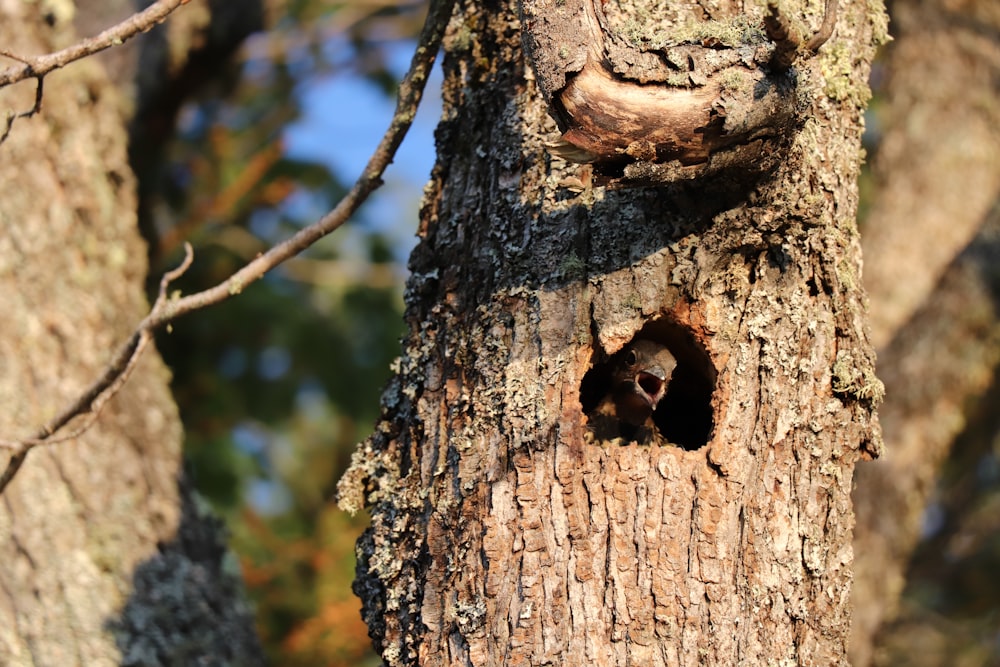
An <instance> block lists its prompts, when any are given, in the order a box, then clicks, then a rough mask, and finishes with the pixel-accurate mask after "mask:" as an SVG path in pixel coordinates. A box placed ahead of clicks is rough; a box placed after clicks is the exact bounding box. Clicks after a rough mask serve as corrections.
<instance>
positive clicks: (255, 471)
mask: <svg viewBox="0 0 1000 667" xmlns="http://www.w3.org/2000/svg"><path fill="white" fill-rule="evenodd" d="M268 12H269V14H270V16H271V20H272V25H271V26H270V27H269V29H268V30H267V32H266V33H262V34H258V35H254V36H252V37H251V38H250V40H248V42H246V43H245V44H244V46H243V49H242V51H241V52H240V54H239V56H238V57H237V61H238V64H239V66H238V67H232V66H229V67H225V68H221V69H220V72H219V75H218V77H217V79H218V80H215V81H213V82H211V84H210V85H207V86H203V87H202V88H201V89H200V90H198V91H191V92H192V93H193V94H192V97H191V98H190V99H189V100H188V101H187V102H186V103H185V104H184V105H183V106H181V107H180V111H179V113H178V115H177V119H176V126H177V128H176V132H175V133H174V134H173V135H172V136H171V137H170V139H169V140H168V141H167V142H165V144H164V145H163V146H162V147H161V148H162V155H163V158H162V160H157V162H158V164H155V165H152V166H151V167H149V168H148V169H145V170H142V169H140V172H139V174H138V175H139V178H140V179H141V180H142V182H143V187H142V188H141V189H140V191H141V192H142V193H143V195H142V196H143V197H144V199H143V201H142V203H141V206H140V211H141V212H142V214H143V216H144V219H143V220H142V228H143V229H144V230H146V234H147V241H148V242H149V244H150V249H151V251H150V257H151V264H152V265H151V270H150V280H151V283H152V282H155V281H157V280H158V276H159V275H161V274H162V273H163V272H164V271H165V270H167V269H169V268H171V267H172V266H175V265H176V264H177V262H178V261H179V258H180V256H181V254H182V247H183V243H184V242H190V243H191V244H192V245H193V246H194V248H195V262H194V265H193V266H192V268H191V269H190V270H189V271H188V273H187V274H185V275H184V276H183V278H182V279H181V280H179V281H177V282H176V283H175V284H174V287H175V288H177V289H179V290H181V291H182V292H183V293H188V294H189V293H192V292H195V291H198V290H201V289H205V288H207V287H210V286H212V285H215V284H217V283H218V282H220V281H222V280H224V279H225V278H226V277H228V276H229V275H230V274H231V273H232V272H233V271H235V270H236V269H237V268H239V267H240V266H242V265H243V264H245V263H246V262H247V261H248V260H250V259H252V258H253V257H254V256H255V255H256V254H257V253H259V252H262V251H264V250H266V249H267V248H268V247H269V246H271V245H273V244H274V243H277V242H279V241H280V240H282V239H284V238H287V237H288V236H290V235H291V234H293V233H294V232H295V231H297V230H298V229H300V228H301V227H303V226H305V225H308V224H310V223H311V222H313V221H315V220H316V219H318V218H319V217H320V216H321V215H322V214H323V213H325V212H326V211H327V210H329V209H330V208H332V206H333V205H334V204H336V202H337V201H338V200H339V198H340V197H341V196H342V195H343V194H344V192H345V184H344V182H343V181H342V179H343V178H353V177H354V174H345V175H341V174H338V173H334V172H333V171H332V170H331V169H330V168H329V167H328V166H327V164H318V163H311V162H307V161H304V160H301V159H296V158H294V157H292V156H290V155H289V154H288V152H287V150H286V149H285V147H284V145H283V143H282V136H283V133H284V132H285V131H286V129H287V128H288V126H289V124H290V123H293V122H294V121H295V120H296V119H299V118H300V117H301V116H302V114H303V109H302V108H301V106H300V105H301V104H302V102H301V99H302V96H301V95H300V94H299V92H300V91H301V90H303V89H307V88H308V87H309V86H311V85H313V84H315V83H316V82H318V81H322V80H324V79H327V78H328V77H333V76H354V77H363V78H364V79H365V80H367V81H368V82H369V85H374V86H375V87H377V89H378V90H380V91H382V93H384V94H385V96H386V99H387V101H390V102H391V100H390V99H389V98H390V97H391V96H393V95H394V93H395V85H396V79H397V75H396V73H394V72H392V71H391V70H390V68H389V66H388V65H387V61H386V46H387V45H390V44H394V43H398V42H399V41H400V40H404V41H408V40H412V38H413V36H414V35H415V34H416V32H417V31H418V29H419V26H420V23H421V21H422V15H423V13H424V6H423V3H422V2H409V3H406V2H363V3H361V2H358V3H344V4H339V5H332V4H330V3H326V2H318V1H315V0H293V1H289V2H276V1H275V2H271V3H270V5H269V6H268ZM350 112H351V113H359V112H360V113H364V112H365V111H364V110H363V109H356V108H354V109H351V110H350ZM317 141H328V142H329V147H328V150H329V151H331V152H336V151H337V141H336V138H333V140H330V138H319V137H318V138H317ZM374 145H375V141H374V140H373V142H372V148H374ZM360 168H361V165H359V166H358V170H359V171H360ZM412 204H413V210H411V211H409V212H400V214H399V221H409V220H411V219H413V220H415V217H416V214H415V210H416V204H417V202H416V201H413V202H412ZM410 234H411V235H412V232H410ZM402 254H405V249H400V248H397V247H394V245H393V241H392V239H391V238H389V237H387V236H386V233H385V225H384V224H380V225H378V228H376V226H375V225H371V224H368V223H367V222H366V220H365V217H364V213H363V212H362V213H361V214H360V215H359V216H358V218H357V219H355V220H352V221H351V222H350V223H349V224H348V225H347V226H346V227H345V228H343V229H341V230H339V231H338V232H337V233H335V234H333V235H332V236H331V237H329V238H327V239H324V240H322V241H321V242H319V243H318V244H316V246H314V247H313V248H311V249H310V250H309V251H307V252H306V253H304V254H303V255H302V256H300V257H297V258H295V259H293V260H291V261H289V262H288V263H287V264H285V265H283V266H282V267H279V268H278V269H277V270H276V271H274V272H273V273H272V274H270V275H268V276H267V277H266V278H265V279H264V280H262V281H260V282H258V283H256V284H254V285H252V286H250V287H248V288H247V289H246V290H245V291H244V292H243V293H242V294H240V295H239V296H238V297H237V298H233V299H230V300H228V301H226V302H224V303H222V304H220V305H218V306H215V307H213V308H210V309H208V310H204V311H201V312H199V313H197V314H194V315H191V316H188V317H187V318H185V319H183V320H181V321H178V322H176V323H175V324H174V325H173V326H172V327H171V328H170V330H169V331H166V332H162V333H161V334H160V335H159V336H158V338H157V345H158V347H159V349H160V351H161V353H162V354H163V356H164V358H165V360H166V361H167V363H168V364H169V366H170V368H171V369H172V371H173V385H172V387H173V391H174V396H175V398H176V400H177V404H178V406H179V408H180V411H181V416H182V419H183V421H184V425H185V429H186V457H187V460H188V468H189V470H190V473H191V476H192V478H193V480H194V482H195V484H196V486H197V489H198V490H199V492H200V493H202V494H203V495H204V496H206V497H207V498H208V499H209V500H210V501H211V502H212V503H213V504H214V506H215V507H216V509H217V510H218V511H219V512H220V513H221V514H222V515H223V516H224V517H225V518H226V519H227V521H228V524H229V527H230V530H231V533H232V540H231V542H232V546H233V548H234V549H235V550H236V552H237V553H238V555H239V556H240V558H241V561H242V562H243V566H244V571H245V574H246V579H247V583H248V588H249V591H250V594H251V596H252V598H253V599H254V601H255V603H256V605H257V608H258V629H259V631H260V634H261V637H262V640H263V642H264V645H265V648H266V650H267V652H268V654H269V657H270V659H271V661H272V663H273V664H281V665H293V666H294V665H319V664H324V665H358V664H363V663H365V662H367V661H374V656H373V654H372V652H371V649H370V645H369V640H368V637H367V631H366V628H365V627H364V625H363V623H362V622H361V618H360V613H359V609H360V602H359V601H358V600H357V599H356V598H355V597H354V595H353V594H352V593H351V590H350V584H351V581H352V580H353V577H354V555H353V547H354V541H355V540H356V538H357V535H358V534H359V533H360V531H361V530H362V528H363V521H364V519H363V518H360V517H359V518H351V517H348V516H346V515H344V514H343V513H342V512H340V511H339V510H338V509H336V507H335V506H334V504H333V496H334V488H335V485H336V482H337V480H338V478H339V476H340V475H341V473H342V472H343V470H344V469H345V467H346V465H347V463H348V461H349V458H350V455H351V453H352V452H353V450H354V447H355V445H356V444H357V442H358V441H359V440H362V439H363V438H365V437H366V436H367V434H368V433H369V432H370V431H371V429H372V427H373V425H374V422H375V419H376V417H377V416H378V411H379V395H380V391H381V388H382V386H383V385H384V383H385V382H386V380H387V379H388V377H389V365H390V362H391V361H392V359H393V358H395V357H396V356H397V355H398V353H399V339H400V337H401V335H402V333H403V322H402V297H401V293H402V278H403V274H404V269H403V267H402V266H400V264H399V262H398V260H397V259H396V258H397V257H399V256H401V255H402Z"/></svg>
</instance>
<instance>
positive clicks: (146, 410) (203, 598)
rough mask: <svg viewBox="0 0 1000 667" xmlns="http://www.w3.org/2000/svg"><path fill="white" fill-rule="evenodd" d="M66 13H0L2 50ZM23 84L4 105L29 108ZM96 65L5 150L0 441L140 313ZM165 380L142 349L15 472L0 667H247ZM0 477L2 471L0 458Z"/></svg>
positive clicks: (108, 115) (38, 34)
mask: <svg viewBox="0 0 1000 667" xmlns="http://www.w3.org/2000/svg"><path fill="white" fill-rule="evenodd" d="M72 13H73V12H72V5H70V4H67V3H54V2H53V3H24V2H19V1H18V0H4V1H2V2H0V16H2V17H3V18H2V20H0V44H2V45H3V48H4V49H7V50H10V51H11V52H13V53H15V54H18V53H24V54H39V53H45V52H48V51H51V50H53V49H55V48H58V47H63V46H67V45H68V44H70V43H72V41H73V40H75V39H76V35H75V34H74V31H73V29H72V23H71V21H72ZM33 87H34V84H33V83H32V82H27V83H23V84H19V85H18V86H16V87H14V88H11V89H6V90H4V91H2V93H0V95H2V99H3V105H4V107H9V108H11V109H14V110H18V111H20V110H23V109H28V108H30V107H31V101H32V99H33V96H34V90H33ZM121 109H122V105H121V103H120V101H119V99H118V97H117V94H116V92H115V90H114V89H113V88H112V86H111V85H110V84H109V82H108V79H107V76H106V74H105V73H104V71H103V70H102V68H101V67H100V65H99V63H98V62H97V61H96V60H93V59H92V60H87V61H81V62H79V63H76V64H74V65H72V66H70V67H68V68H67V69H65V70H62V71H60V72H57V73H54V74H52V75H50V76H49V77H48V78H47V79H46V84H45V100H44V111H43V113H41V114H39V115H37V116H35V117H34V118H32V119H30V120H25V119H22V120H20V121H18V123H17V124H16V125H15V126H14V128H13V132H12V133H11V135H10V137H9V139H8V140H7V141H6V143H4V144H3V145H0V183H3V197H2V200H0V221H2V230H3V231H2V233H0V284H2V286H3V288H2V289H0V309H2V311H3V313H4V314H3V324H2V325H0V397H2V399H0V404H2V405H3V406H4V409H3V410H2V412H0V434H2V437H3V438H5V439H15V438H19V437H25V436H26V435H28V434H30V433H31V432H33V431H34V430H35V429H37V428H38V427H39V426H40V425H41V424H43V423H45V421H46V420H47V419H49V418H50V417H51V416H52V415H53V414H55V413H56V412H57V411H58V410H60V409H62V408H63V406H65V405H66V404H67V403H68V402H69V401H70V399H71V398H74V397H75V396H76V395H77V394H78V393H79V392H80V391H81V389H82V388H83V387H85V386H87V385H88V384H89V383H90V382H92V381H93V380H94V379H95V378H96V377H98V375H99V373H100V372H101V371H102V369H103V367H104V365H105V364H106V363H107V361H108V356H109V354H110V351H111V350H113V349H114V348H115V347H116V346H117V345H119V344H120V342H121V341H122V340H124V339H125V338H126V336H127V335H128V334H129V333H130V331H131V328H132V327H133V326H134V325H135V323H137V322H138V321H139V320H140V319H141V318H142V316H143V315H144V314H145V313H146V311H147V309H148V305H147V303H146V301H145V298H144V296H143V288H142V286H143V281H144V278H145V271H146V266H145V259H144V258H145V256H146V253H145V249H144V247H143V244H142V242H141V240H140V239H139V235H138V230H137V228H136V218H135V208H136V200H135V192H134V190H135V183H134V179H133V177H132V174H131V171H130V168H129V165H128V162H127V157H126V146H125V143H126V142H125V123H126V118H125V117H124V116H123V114H122V111H121ZM168 382H169V376H168V372H167V371H166V369H165V368H164V367H163V365H162V363H161V362H160V361H159V358H158V357H157V356H156V354H155V352H150V351H147V353H146V356H145V359H144V361H142V362H141V365H140V366H139V367H138V368H137V370H136V371H135V373H134V375H133V377H132V379H131V381H130V382H129V384H128V385H127V386H126V388H125V389H124V390H123V391H122V392H121V394H120V395H119V396H118V397H117V398H115V399H114V400H113V401H112V402H110V403H109V404H108V405H107V406H106V407H105V409H104V411H103V413H102V415H101V418H100V419H99V420H98V422H97V423H96V425H95V426H94V427H93V428H92V429H91V430H90V431H88V432H87V433H86V434H85V435H84V436H83V437H81V438H79V439H77V440H74V441H71V442H67V443H63V444H58V445H53V446H51V447H47V448H39V449H37V450H36V451H34V452H32V454H31V456H29V457H28V459H27V461H26V462H25V464H24V466H23V468H22V469H21V471H20V473H19V474H18V476H17V477H16V478H15V479H14V481H13V482H12V484H11V485H10V487H8V488H7V490H6V491H5V493H4V495H3V498H2V509H0V561H2V562H3V568H0V590H2V591H3V595H2V596H0V663H2V664H4V665H46V666H48V665H51V666H59V667H63V666H65V665H87V666H88V667H92V666H95V665H138V664H142V665H165V664H174V665H176V664H196V663H198V662H199V660H206V659H208V660H211V662H212V664H240V665H252V664H259V663H260V662H261V660H260V657H259V656H260V650H259V647H258V646H257V642H256V639H255V637H254V633H253V624H252V615H251V612H250V609H249V605H248V604H246V603H245V601H244V599H243V597H242V584H241V582H240V579H239V573H238V569H237V568H236V567H235V560H234V558H233V557H232V556H231V555H228V552H227V551H226V547H225V540H224V537H223V531H222V527H221V525H220V524H219V522H218V521H217V520H216V519H214V518H212V517H211V516H210V515H209V514H208V512H207V511H206V510H205V509H204V507H201V506H200V503H199V502H198V501H197V500H196V499H195V498H194V496H193V494H192V492H191V490H190V489H188V488H187V487H186V486H184V484H183V483H182V481H181V470H180V468H181V456H180V455H181V452H180V448H181V428H180V424H179V421H178V418H177V412H176V409H175V407H174V405H173V402H172V399H171V396H170V393H169V390H168ZM3 463H4V464H5V463H6V460H4V461H3Z"/></svg>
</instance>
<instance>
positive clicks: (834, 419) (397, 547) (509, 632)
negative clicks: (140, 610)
mask: <svg viewBox="0 0 1000 667" xmlns="http://www.w3.org/2000/svg"><path fill="white" fill-rule="evenodd" d="M620 4H621V6H622V7H623V8H624V9H623V11H625V10H627V11H628V12H632V13H633V14H634V15H635V16H639V17H643V16H645V17H647V18H646V19H644V20H645V21H647V27H649V28H650V29H653V28H655V27H656V21H659V20H660V17H658V15H657V14H656V11H657V7H658V4H657V3H649V4H648V5H646V4H643V3H639V2H635V3H626V2H622V3H620ZM558 5H559V3H558V2H555V1H554V2H552V3H551V4H550V8H551V10H552V11H557V9H558ZM784 7H785V8H786V10H787V11H788V12H790V13H791V14H792V15H793V16H794V17H795V20H796V21H798V22H799V23H800V24H801V25H812V26H813V29H815V26H818V25H819V23H820V21H821V18H822V14H823V3H822V2H795V3H793V2H788V3H784ZM694 9H697V11H698V12H701V13H702V15H703V16H704V15H705V14H706V13H707V14H708V15H710V16H711V17H712V18H716V19H719V20H725V19H727V18H731V17H734V16H736V15H737V14H739V13H740V12H743V11H745V12H746V13H747V14H748V15H749V17H750V20H751V21H760V20H762V10H761V9H760V8H758V7H753V6H743V4H742V3H725V2H715V3H704V2H702V3H700V4H699V6H698V7H695V8H694ZM650 17H652V18H650ZM884 36H885V19H884V14H883V9H882V6H881V5H880V4H879V3H877V2H870V3H866V2H858V3H849V4H845V6H844V7H842V13H841V17H840V20H839V22H838V25H837V29H836V32H835V34H834V36H833V38H832V40H831V41H830V42H829V43H828V44H827V45H826V46H824V48H823V49H822V50H821V52H820V54H819V56H818V57H816V58H814V59H809V60H805V61H801V62H800V63H798V82H799V86H800V94H801V95H802V97H803V101H804V102H805V108H806V117H805V118H804V124H803V126H802V129H801V131H800V132H799V133H798V134H797V135H796V136H795V137H794V138H793V141H792V145H791V147H790V149H789V153H788V157H787V159H786V160H785V161H784V162H783V163H782V164H780V165H779V166H778V167H777V169H776V170H775V171H774V172H773V173H772V174H771V175H770V176H769V177H768V178H767V179H765V180H763V181H762V182H761V183H760V184H759V185H758V186H757V187H756V188H755V189H754V190H753V191H752V192H750V193H749V194H739V195H733V194H732V193H731V192H727V191H726V190H725V189H712V190H710V189H709V188H707V187H703V185H702V184H699V183H697V182H696V183H693V184H675V185H671V186H663V187H659V188H636V189H623V190H605V189H588V188H586V187H584V188H583V189H582V191H577V190H578V189H566V188H563V187H560V183H566V182H567V181H574V182H577V183H580V182H585V179H583V178H580V176H581V174H582V173H583V171H582V170H585V169H586V168H585V167H576V166H570V165H567V164H566V163H564V162H562V161H560V160H557V159H555V158H553V157H552V156H550V155H549V154H548V153H547V152H546V150H545V142H547V141H551V140H552V139H553V138H554V137H556V136H558V132H557V130H556V127H555V123H554V122H553V121H552V120H551V118H550V116H549V114H548V112H547V108H546V106H545V103H544V102H543V100H542V99H541V96H540V95H539V93H538V91H537V90H536V88H535V87H534V84H533V81H532V76H531V73H530V72H529V71H528V70H527V69H526V66H525V63H524V61H523V59H522V49H521V43H520V34H519V21H518V12H517V7H516V6H515V5H514V4H513V3H511V2H499V3H489V4H487V5H481V4H471V3H466V4H463V5H462V6H461V7H460V8H459V9H458V11H457V12H456V15H455V17H454V18H453V20H452V23H451V25H450V27H449V38H448V40H447V44H446V57H445V64H444V69H445V83H444V113H443V118H442V122H441V124H440V126H439V129H438V133H437V144H438V150H439V158H438V163H437V165H436V167H435V169H434V172H433V174H432V179H431V183H430V184H429V186H428V187H427V190H426V196H425V201H424V206H423V209H422V222H421V229H420V236H421V241H420V244H419V245H418V247H417V248H416V249H415V251H414V253H413V255H412V257H411V269H412V276H411V278H410V280H409V283H408V287H407V313H406V318H407V321H408V323H409V327H410V333H409V335H408V337H407V338H406V340H405V341H404V352H403V355H402V357H401V358H400V360H399V364H398V368H397V375H396V377H395V378H394V380H393V381H392V382H391V383H390V386H389V387H388V388H387V390H386V392H385V395H384V397H383V406H384V414H383V418H382V420H381V422H380V424H379V426H378V428H377V429H376V433H375V434H374V435H373V436H372V437H371V438H369V439H368V440H367V441H366V442H365V443H363V444H362V446H361V447H359V450H358V452H357V453H356V455H355V458H354V462H353V465H352V468H351V470H350V471H349V472H348V474H347V475H346V476H345V478H344V479H343V480H342V482H341V486H340V493H341V497H340V500H341V504H342V506H344V507H345V508H348V509H354V510H357V509H360V508H362V507H365V508H367V509H368V510H369V511H370V512H371V515H372V527H371V529H370V530H368V531H367V532H366V533H365V535H363V536H362V538H361V540H359V545H358V553H359V567H358V577H357V580H356V582H355V590H356V592H357V593H358V594H359V595H360V596H361V598H362V600H363V602H364V611H363V613H364V615H365V619H366V621H367V623H368V624H369V629H370V632H371V634H372V637H373V639H374V641H375V643H376V646H377V647H378V648H379V650H380V652H381V654H382V657H383V659H384V661H385V662H386V664H388V665H412V664H422V665H444V664H455V665H459V664H461V665H467V664H472V665H542V664H599V665H625V664H642V665H682V664H684V665H686V664H798V665H843V664H847V658H846V651H847V639H848V633H849V617H850V610H849V604H848V597H849V593H850V584H851V571H852V563H853V552H852V548H851V529H852V527H853V521H854V518H853V512H852V507H851V498H850V489H851V480H852V478H853V472H854V466H855V463H856V462H857V461H858V459H859V458H861V457H862V456H865V455H870V456H874V455H877V454H878V452H879V449H880V435H879V432H878V425H877V422H876V420H875V417H874V408H875V404H876V403H877V401H878V397H879V394H880V388H881V385H880V383H879V382H878V380H877V379H876V378H875V376H874V354H873V352H872V348H871V346H870V344H869V342H868V334H867V324H866V322H867V315H866V312H865V309H864V295H863V293H862V288H861V282H860V241H859V238H858V233H857V229H856V226H855V214H856V208H857V188H856V179H857V175H858V170H859V164H860V159H861V151H860V132H861V126H862V123H861V114H862V111H863V107H864V104H865V102H866V101H867V97H868V89H867V84H866V83H865V82H866V81H867V77H868V70H869V63H870V60H871V57H872V55H873V53H874V48H875V44H876V43H877V42H878V41H880V40H881V39H883V38H884ZM640 332H641V333H642V335H648V336H652V337H660V338H662V340H664V342H668V343H669V344H670V345H671V350H672V352H674V354H675V356H677V357H678V362H679V363H684V364H687V365H689V366H690V367H691V368H694V369H701V370H700V371H697V372H700V373H701V375H702V379H704V380H707V381H710V382H712V383H714V392H713V393H712V394H711V399H710V402H709V403H707V405H706V406H705V407H706V408H709V407H710V408H711V411H712V415H713V417H712V424H713V427H712V429H711V433H710V437H709V438H708V441H707V442H705V443H689V444H688V445H687V446H685V447H676V446H654V447H640V446H636V445H628V444H622V443H602V442H595V441H594V439H593V438H592V437H589V436H588V426H587V423H586V419H585V416H584V414H583V410H582V407H581V395H580V386H581V382H582V380H583V377H584V375H585V374H586V373H587V371H588V369H589V368H590V367H591V365H592V364H594V363H596V362H600V361H603V360H604V359H606V357H607V355H609V354H612V353H614V352H615V351H617V350H618V349H620V348H621V347H622V346H623V345H624V344H626V343H627V342H629V341H630V340H631V339H632V338H633V336H635V335H636V334H637V333H640ZM679 368H680V367H679ZM707 400H708V399H706V401H707ZM675 418H676V419H679V420H684V419H686V418H687V417H686V416H685V414H680V415H678V416H676V417H675Z"/></svg>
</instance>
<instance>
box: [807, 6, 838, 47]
mask: <svg viewBox="0 0 1000 667" xmlns="http://www.w3.org/2000/svg"><path fill="white" fill-rule="evenodd" d="M839 8H840V3H839V0H826V5H825V6H824V8H823V25H821V26H820V27H819V30H818V31H816V34H815V35H813V36H812V39H810V40H809V42H808V43H807V44H806V48H807V49H809V50H810V51H812V52H813V53H815V52H816V51H819V47H821V46H823V45H824V44H826V40H828V39H830V36H831V35H833V28H834V27H835V26H836V25H837V11H838V9H839Z"/></svg>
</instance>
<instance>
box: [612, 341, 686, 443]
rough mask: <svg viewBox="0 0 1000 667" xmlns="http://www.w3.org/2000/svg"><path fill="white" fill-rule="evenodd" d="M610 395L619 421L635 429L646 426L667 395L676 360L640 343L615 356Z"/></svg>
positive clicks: (660, 347) (662, 350)
mask: <svg viewBox="0 0 1000 667" xmlns="http://www.w3.org/2000/svg"><path fill="white" fill-rule="evenodd" d="M617 356H618V358H617V360H616V362H615V363H614V370H613V374H612V383H613V386H612V394H613V396H614V401H615V408H616V413H617V416H618V418H619V419H621V420H622V421H624V422H627V423H629V424H633V425H635V426H638V425H640V424H643V423H645V422H646V420H647V419H649V417H650V415H652V414H653V410H655V409H656V406H657V405H658V404H659V402H660V401H661V400H662V399H663V397H664V396H665V395H666V393H667V384H668V383H669V382H670V376H671V374H672V373H673V371H674V369H675V368H676V367H677V360H676V359H675V358H674V355H672V354H671V353H670V350H668V349H667V348H666V346H664V345H662V344H660V343H656V342H653V341H651V340H639V341H636V342H634V343H632V344H631V345H629V346H628V347H626V348H625V349H624V350H622V351H621V352H619V353H618V355H617Z"/></svg>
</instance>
